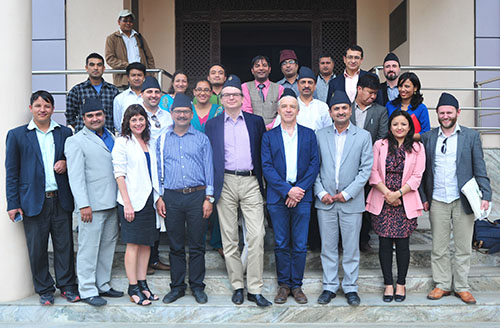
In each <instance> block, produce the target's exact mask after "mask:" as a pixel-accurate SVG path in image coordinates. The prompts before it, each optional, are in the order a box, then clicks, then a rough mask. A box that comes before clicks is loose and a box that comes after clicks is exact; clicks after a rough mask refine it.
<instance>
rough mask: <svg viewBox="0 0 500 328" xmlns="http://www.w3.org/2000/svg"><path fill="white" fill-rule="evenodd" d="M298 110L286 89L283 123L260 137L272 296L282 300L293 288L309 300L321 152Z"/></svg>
mask: <svg viewBox="0 0 500 328" xmlns="http://www.w3.org/2000/svg"><path fill="white" fill-rule="evenodd" d="M298 113H299V104H298V101H297V98H296V97H295V94H294V93H293V90H291V89H286V90H285V91H284V92H283V95H282V97H281V99H280V101H279V104H278V114H279V115H280V117H281V124H280V125H279V126H277V127H275V128H274V129H272V130H270V131H268V132H266V133H265V134H264V137H263V138H262V172H263V174H264V177H265V178H266V181H267V208H268V210H269V214H270V215H271V220H272V222H273V228H274V240H275V242H276V247H275V249H274V252H275V256H276V271H277V274H278V285H279V288H278V293H277V295H276V297H275V298H274V302H275V303H278V304H283V303H285V302H286V301H287V298H288V295H290V294H292V295H293V297H294V298H295V301H296V302H297V303H299V304H305V303H307V297H306V295H305V294H304V292H303V291H302V288H301V286H302V279H303V277H304V269H305V265H306V255H307V233H308V229H309V219H310V214H311V202H312V199H313V196H312V194H313V193H312V186H313V184H314V181H315V179H316V176H317V175H318V171H319V158H318V144H317V143H316V135H315V134H314V131H313V130H311V129H309V128H306V127H304V126H302V125H298V124H297V115H298ZM299 154H300V160H298V156H299Z"/></svg>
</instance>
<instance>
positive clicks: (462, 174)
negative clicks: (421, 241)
mask: <svg viewBox="0 0 500 328" xmlns="http://www.w3.org/2000/svg"><path fill="white" fill-rule="evenodd" d="M436 113H437V116H438V121H439V127H437V128H434V129H432V130H431V131H428V132H426V133H424V134H423V135H422V143H423V144H424V146H425V157H426V170H425V172H424V176H423V179H422V185H421V186H420V190H419V191H420V197H421V198H422V203H423V206H424V211H429V210H430V212H429V217H430V221H431V230H432V253H431V269H432V279H433V280H434V283H435V288H434V289H433V290H432V291H431V292H430V293H429V295H427V298H428V299H431V300H438V299H440V298H442V297H443V296H448V295H450V294H451V291H452V288H453V291H454V292H455V296H457V297H459V298H460V299H461V300H462V301H463V302H464V303H467V304H475V303H476V300H475V299H474V296H472V294H471V293H470V286H469V283H468V279H467V278H468V275H469V269H470V256H471V254H472V233H473V229H474V215H473V213H472V209H471V206H470V204H469V201H468V200H467V198H466V197H465V195H464V194H463V193H462V192H461V189H462V187H463V186H464V184H465V183H466V182H468V181H469V180H470V179H472V178H475V179H476V182H477V184H478V186H479V190H480V191H481V192H482V200H481V210H487V209H488V208H489V206H490V201H491V186H490V180H489V178H488V175H487V173H486V164H485V163H484V158H483V147H482V144H481V139H480V137H479V133H477V132H476V131H474V130H471V129H468V128H466V127H464V126H461V125H458V124H457V119H458V116H459V115H460V107H459V105H458V100H457V99H456V98H455V97H454V96H453V95H451V94H449V93H446V92H443V93H442V94H441V97H440V98H439V102H438V104H437V106H436ZM452 232H453V239H454V242H455V252H454V255H453V259H451V257H450V250H449V245H450V235H451V233H452Z"/></svg>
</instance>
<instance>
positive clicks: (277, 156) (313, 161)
mask: <svg viewBox="0 0 500 328" xmlns="http://www.w3.org/2000/svg"><path fill="white" fill-rule="evenodd" d="M297 138H298V140H297V146H298V149H297V180H296V181H295V185H296V186H298V187H300V188H302V189H304V190H305V191H306V193H305V195H304V198H302V201H307V202H311V201H312V199H313V195H312V186H313V184H314V181H315V180H316V176H317V175H318V172H319V157H318V144H317V142H316V135H315V134H314V131H313V130H311V129H309V128H306V127H304V126H302V125H299V124H297ZM262 172H263V174H264V178H266V182H267V203H268V204H275V203H278V202H280V201H284V200H285V199H286V198H287V194H288V192H289V191H290V189H291V188H292V185H290V184H289V183H288V182H287V181H286V159H285V148H284V144H283V135H282V131H281V125H279V126H277V127H275V128H274V129H272V130H270V131H268V132H266V133H264V136H263V137H262Z"/></svg>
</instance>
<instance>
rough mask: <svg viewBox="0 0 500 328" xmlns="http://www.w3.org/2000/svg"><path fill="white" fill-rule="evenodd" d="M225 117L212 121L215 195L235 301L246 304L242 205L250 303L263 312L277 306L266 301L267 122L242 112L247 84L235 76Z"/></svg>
mask: <svg viewBox="0 0 500 328" xmlns="http://www.w3.org/2000/svg"><path fill="white" fill-rule="evenodd" d="M221 100H222V105H223V106H224V110H225V112H224V115H219V116H217V117H215V118H214V119H211V120H209V121H208V122H207V125H206V127H205V133H206V134H207V136H208V138H209V139H210V143H211V144H212V153H213V162H214V196H215V199H216V201H217V212H218V214H219V222H220V228H221V234H222V244H223V248H224V258H225V259H226V268H227V272H228V276H229V280H230V282H231V287H232V288H233V291H234V292H233V297H232V299H231V300H232V301H233V303H234V304H236V305H240V304H242V303H243V300H244V295H243V288H244V286H245V284H244V277H243V276H244V268H243V264H242V262H241V255H240V250H239V238H238V206H240V207H241V211H242V213H243V219H244V220H245V225H246V228H247V234H246V241H247V244H248V265H247V287H248V294H247V298H248V300H249V301H252V302H255V303H256V304H257V305H258V306H260V307H266V306H269V305H271V302H269V301H268V300H266V299H265V298H264V296H262V294H261V293H262V287H263V279H262V274H263V267H264V235H265V229H264V206H263V192H264V188H263V184H262V165H261V156H260V149H261V141H262V135H263V134H264V132H265V131H266V127H265V125H264V120H263V119H262V117H260V116H257V115H253V114H250V113H247V112H243V111H241V106H242V103H243V93H242V91H241V81H240V79H239V78H238V77H237V76H235V75H231V76H230V77H229V78H228V79H227V80H226V82H225V83H224V87H223V88H222V93H221Z"/></svg>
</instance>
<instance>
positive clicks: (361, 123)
mask: <svg viewBox="0 0 500 328" xmlns="http://www.w3.org/2000/svg"><path fill="white" fill-rule="evenodd" d="M371 106H372V105H369V106H366V108H365V109H361V107H359V105H358V103H357V102H354V107H355V111H356V126H357V127H358V128H361V129H364V127H365V120H366V113H368V109H370V107H371Z"/></svg>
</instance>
